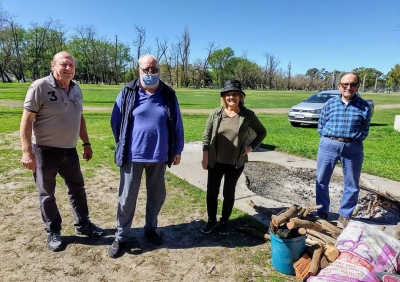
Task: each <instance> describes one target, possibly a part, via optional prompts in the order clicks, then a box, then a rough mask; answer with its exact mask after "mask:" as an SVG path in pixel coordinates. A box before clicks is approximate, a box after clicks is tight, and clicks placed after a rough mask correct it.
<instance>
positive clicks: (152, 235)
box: [144, 229, 163, 245]
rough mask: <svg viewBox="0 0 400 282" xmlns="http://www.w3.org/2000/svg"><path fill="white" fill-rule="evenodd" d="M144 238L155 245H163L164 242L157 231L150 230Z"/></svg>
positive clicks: (145, 233)
mask: <svg viewBox="0 0 400 282" xmlns="http://www.w3.org/2000/svg"><path fill="white" fill-rule="evenodd" d="M144 236H145V237H146V238H147V240H149V241H150V242H151V243H152V244H154V245H162V244H163V240H162V236H161V234H158V233H157V232H156V230H155V229H150V230H147V231H145V232H144Z"/></svg>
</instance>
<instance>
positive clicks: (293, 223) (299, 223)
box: [286, 217, 322, 232]
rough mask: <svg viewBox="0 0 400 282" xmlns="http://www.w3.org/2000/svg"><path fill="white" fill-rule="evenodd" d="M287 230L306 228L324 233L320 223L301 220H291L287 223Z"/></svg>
mask: <svg viewBox="0 0 400 282" xmlns="http://www.w3.org/2000/svg"><path fill="white" fill-rule="evenodd" d="M286 226H287V228H289V229H293V228H300V227H302V228H306V229H312V230H315V231H318V232H320V231H322V226H321V225H320V224H318V223H315V222H312V221H309V220H304V219H300V218H297V217H295V218H291V219H290V220H289V221H288V222H287V223H286Z"/></svg>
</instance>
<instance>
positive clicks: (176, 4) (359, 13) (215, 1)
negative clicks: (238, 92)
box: [0, 0, 400, 74]
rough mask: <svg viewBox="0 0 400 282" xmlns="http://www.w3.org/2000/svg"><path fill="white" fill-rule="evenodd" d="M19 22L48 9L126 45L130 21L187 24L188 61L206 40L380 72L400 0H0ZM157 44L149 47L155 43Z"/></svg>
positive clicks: (387, 63)
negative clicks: (116, 37) (189, 45)
mask: <svg viewBox="0 0 400 282" xmlns="http://www.w3.org/2000/svg"><path fill="white" fill-rule="evenodd" d="M0 4H1V6H2V8H3V10H5V11H7V12H9V13H10V14H12V15H14V16H15V21H16V22H17V23H19V24H21V25H22V26H23V27H24V28H29V27H30V24H31V23H38V24H43V23H44V22H45V21H46V20H48V19H49V18H50V17H51V18H52V19H53V20H58V21H59V22H60V23H61V24H63V25H64V26H65V28H66V29H68V30H69V32H70V34H72V33H73V32H74V28H77V27H81V26H88V25H92V26H94V27H95V28H96V31H97V35H98V36H99V37H106V38H108V39H109V40H112V41H113V40H115V35H118V38H119V40H120V41H122V42H124V43H126V44H128V45H129V46H131V47H132V42H133V40H134V39H135V34H134V26H135V25H136V26H138V27H141V28H144V29H145V30H146V44H145V47H151V46H154V42H155V38H156V37H158V38H160V39H162V38H167V39H168V42H169V43H176V42H177V38H178V37H182V34H183V32H184V29H185V27H187V28H188V30H189V33H190V38H191V53H190V60H189V61H190V62H193V61H194V60H196V59H198V58H201V59H204V58H205V56H206V54H207V52H206V48H207V47H208V45H209V43H210V42H214V43H215V45H216V46H217V47H219V48H221V49H223V48H226V47H230V48H232V49H233V50H234V51H235V56H238V57H239V56H242V55H243V54H244V53H246V56H247V58H248V59H249V60H251V61H253V62H255V63H257V64H258V65H260V66H265V64H266V59H265V54H266V53H270V54H272V55H274V56H275V57H276V58H278V59H279V61H280V65H279V67H281V68H282V69H283V70H286V69H287V66H288V63H289V61H291V66H292V74H304V73H305V72H306V71H307V70H308V69H311V68H317V69H322V68H325V69H326V70H328V71H333V70H334V69H336V70H339V71H351V70H352V69H354V68H358V67H367V68H375V69H377V70H379V71H381V72H383V73H384V74H386V73H387V72H389V71H390V69H391V68H392V67H394V65H395V64H400V0H353V1H348V0H247V1H244V0H231V1H228V0H153V1H135V0H130V1H129V0H114V1H105V0H80V1H76V0H69V1H62V2H61V3H60V2H59V1H49V0H35V1H32V0H0ZM154 50H155V49H154Z"/></svg>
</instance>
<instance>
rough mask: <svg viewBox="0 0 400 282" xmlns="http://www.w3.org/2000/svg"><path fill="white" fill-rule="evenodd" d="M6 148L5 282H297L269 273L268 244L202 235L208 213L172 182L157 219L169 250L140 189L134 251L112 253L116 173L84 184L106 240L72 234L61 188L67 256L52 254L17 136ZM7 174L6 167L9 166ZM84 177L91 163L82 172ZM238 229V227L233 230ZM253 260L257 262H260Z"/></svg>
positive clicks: (2, 208)
mask: <svg viewBox="0 0 400 282" xmlns="http://www.w3.org/2000/svg"><path fill="white" fill-rule="evenodd" d="M0 140H1V141H0V147H1V148H5V149H10V150H12V151H13V152H14V153H12V158H11V159H4V157H3V156H0V161H1V162H2V163H3V164H5V163H7V164H12V165H11V166H10V167H9V168H7V169H2V170H1V171H2V172H1V186H0V189H1V194H2V201H1V202H0V216H1V224H0V257H1V260H0V277H1V281H274V279H276V277H281V278H280V279H283V280H275V281H294V278H293V277H292V276H284V275H282V274H279V273H278V272H276V271H275V270H274V269H273V268H272V267H271V261H270V257H269V256H268V255H266V254H268V253H269V251H270V243H269V242H268V241H265V240H264V239H261V238H258V237H254V236H251V235H246V234H243V233H240V232H238V231H236V230H232V232H231V234H230V235H229V236H221V235H219V233H218V229H217V228H216V229H215V230H214V231H213V233H212V234H210V235H203V234H201V233H200V232H199V229H200V228H201V227H202V226H203V225H204V223H205V222H204V220H205V219H206V210H205V206H204V203H202V204H199V203H197V202H196V200H194V199H191V196H190V195H189V194H188V195H185V192H184V191H182V190H183V189H182V188H181V187H180V186H179V182H178V184H172V183H170V182H171V180H170V179H169V180H168V183H170V184H168V187H169V188H168V192H167V200H166V202H165V204H164V207H163V209H162V211H161V214H160V216H159V227H160V228H159V231H160V232H161V233H162V235H163V238H164V245H162V246H160V247H155V246H153V245H151V244H150V243H149V242H147V241H146V240H145V238H144V237H143V228H142V227H143V224H144V209H145V197H146V196H145V193H144V191H145V189H141V192H140V195H139V199H138V205H137V211H136V215H135V219H134V224H133V226H132V230H131V236H130V237H131V238H130V239H131V241H130V246H129V248H128V249H127V250H126V251H125V252H124V253H123V254H122V256H121V257H119V258H117V259H111V258H109V257H108V255H107V250H108V247H109V246H110V244H111V243H112V242H113V240H114V232H115V229H114V228H115V214H116V206H117V194H118V179H119V175H118V173H117V172H115V171H113V170H111V169H109V168H103V169H101V170H98V171H96V173H95V174H94V175H92V174H90V175H92V176H91V177H85V179H86V189H87V196H88V202H89V210H90V212H91V219H92V221H93V222H94V223H96V224H98V225H99V226H101V227H102V228H104V229H105V230H106V236H104V237H102V238H87V237H80V236H76V235H75V234H74V229H73V218H72V213H71V208H70V206H69V203H68V199H67V195H66V191H65V186H64V185H63V183H62V181H61V180H59V181H58V184H57V189H56V197H57V203H58V206H59V209H60V211H61V215H62V218H63V229H62V238H63V240H64V242H65V244H66V248H65V250H63V251H61V252H57V253H53V252H51V251H49V250H48V249H47V247H46V239H47V237H46V234H45V232H44V230H43V223H42V220H41V217H40V213H39V209H38V200H37V194H36V188H35V186H34V185H33V179H32V176H31V174H30V173H29V172H27V171H26V170H25V169H24V168H22V167H21V166H20V163H19V160H20V157H21V153H20V148H19V146H18V144H19V140H18V133H17V132H15V133H13V134H0ZM7 167H8V166H7ZM82 168H83V171H84V174H87V173H86V172H85V171H86V170H90V162H89V163H87V164H86V163H85V164H83V165H82ZM231 224H232V226H235V224H236V223H235V222H234V221H233V222H231ZM254 260H257V261H256V262H254Z"/></svg>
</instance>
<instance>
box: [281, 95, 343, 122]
mask: <svg viewBox="0 0 400 282" xmlns="http://www.w3.org/2000/svg"><path fill="white" fill-rule="evenodd" d="M338 96H340V91H339V90H323V91H320V92H318V93H315V94H313V95H311V96H310V97H308V98H307V99H306V100H304V101H303V102H301V103H300V104H297V105H294V106H293V107H292V108H291V109H290V111H289V115H288V116H289V122H290V124H291V125H293V126H300V124H301V123H308V124H318V120H319V115H320V113H321V110H322V107H323V106H324V104H325V102H326V101H328V100H329V99H330V98H333V97H338Z"/></svg>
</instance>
